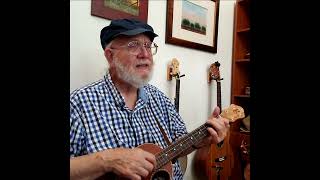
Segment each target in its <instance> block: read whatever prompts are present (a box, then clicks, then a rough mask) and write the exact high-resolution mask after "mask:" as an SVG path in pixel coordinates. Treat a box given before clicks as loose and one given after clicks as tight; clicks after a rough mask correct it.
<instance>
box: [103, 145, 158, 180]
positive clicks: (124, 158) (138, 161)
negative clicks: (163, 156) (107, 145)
mask: <svg viewBox="0 0 320 180" xmlns="http://www.w3.org/2000/svg"><path fill="white" fill-rule="evenodd" d="M109 153H110V152H109ZM110 156H111V157H112V159H110V161H109V162H108V163H110V164H111V165H112V171H113V172H114V173H116V174H117V175H118V176H120V177H126V178H129V179H134V180H140V179H141V177H147V176H148V175H149V173H151V172H152V170H153V169H154V167H155V164H156V158H155V155H153V154H152V153H150V152H147V151H144V150H142V149H140V148H134V149H127V148H117V149H113V151H112V155H110Z"/></svg>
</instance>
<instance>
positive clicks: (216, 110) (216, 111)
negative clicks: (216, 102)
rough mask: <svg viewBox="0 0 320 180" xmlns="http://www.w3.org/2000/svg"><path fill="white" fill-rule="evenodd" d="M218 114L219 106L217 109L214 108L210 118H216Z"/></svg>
mask: <svg viewBox="0 0 320 180" xmlns="http://www.w3.org/2000/svg"><path fill="white" fill-rule="evenodd" d="M219 114H220V108H219V106H217V107H215V108H214V110H213V112H212V116H213V117H218V116H219Z"/></svg>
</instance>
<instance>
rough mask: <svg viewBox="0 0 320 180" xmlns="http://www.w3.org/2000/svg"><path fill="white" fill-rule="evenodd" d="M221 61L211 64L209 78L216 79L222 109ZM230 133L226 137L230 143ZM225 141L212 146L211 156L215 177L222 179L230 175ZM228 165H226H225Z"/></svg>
mask: <svg viewBox="0 0 320 180" xmlns="http://www.w3.org/2000/svg"><path fill="white" fill-rule="evenodd" d="M219 67H220V63H219V62H218V61H216V62H215V63H213V64H211V66H210V69H209V80H210V82H211V80H215V81H216V83H217V106H218V107H219V108H220V109H221V108H222V106H221V80H223V78H221V77H220V70H219ZM228 138H229V133H228V134H227V137H226V138H225V139H226V140H227V143H228ZM224 144H225V141H221V143H219V144H217V146H211V157H212V159H213V160H214V161H213V162H212V166H213V168H214V170H215V172H216V173H213V179H216V180H220V179H227V178H228V176H229V172H228V170H229V168H227V167H228V165H229V164H228V162H227V161H226V160H227V156H226V155H227V154H228V145H224ZM225 165H226V166H225Z"/></svg>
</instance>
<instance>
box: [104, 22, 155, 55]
mask: <svg viewBox="0 0 320 180" xmlns="http://www.w3.org/2000/svg"><path fill="white" fill-rule="evenodd" d="M141 33H143V34H145V35H147V36H148V37H149V38H150V40H151V41H153V39H154V38H155V37H157V36H158V35H157V34H155V33H154V32H153V28H152V27H151V26H150V25H148V24H146V23H144V22H141V21H139V20H136V19H115V20H112V21H111V23H110V25H108V26H106V27H104V28H103V29H102V30H101V32H100V41H101V46H102V48H103V49H105V47H106V45H107V44H108V43H109V42H111V41H112V40H113V39H114V38H116V37H117V36H119V35H127V36H134V35H137V34H141Z"/></svg>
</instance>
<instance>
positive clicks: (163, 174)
mask: <svg viewBox="0 0 320 180" xmlns="http://www.w3.org/2000/svg"><path fill="white" fill-rule="evenodd" d="M151 179H152V180H170V175H169V173H168V172H167V171H165V170H159V171H157V172H156V173H154V174H153V176H152V177H151Z"/></svg>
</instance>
